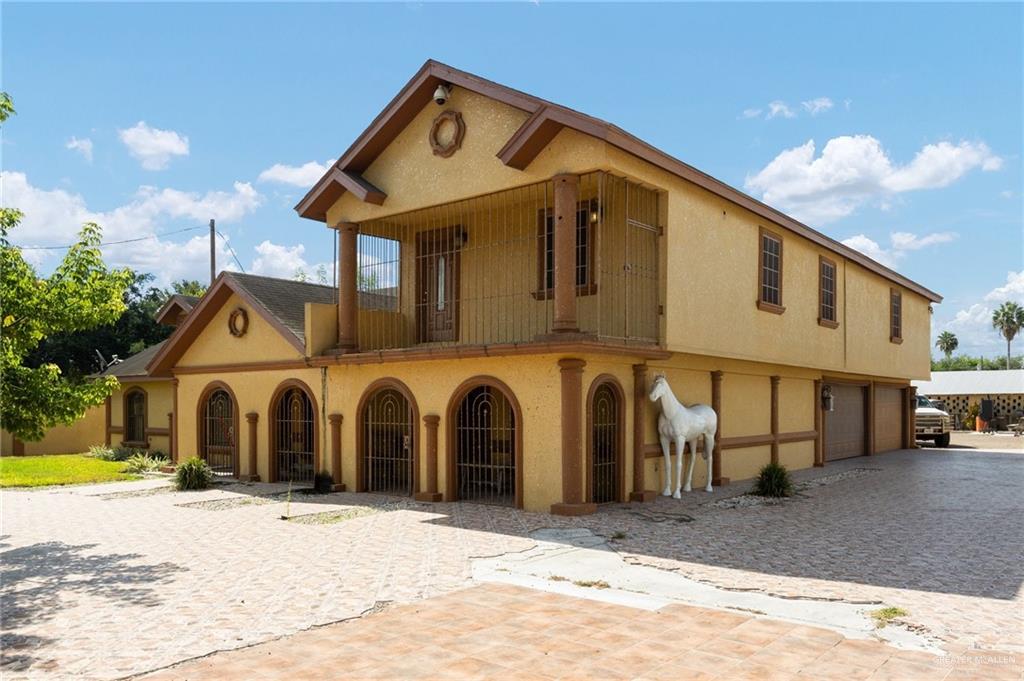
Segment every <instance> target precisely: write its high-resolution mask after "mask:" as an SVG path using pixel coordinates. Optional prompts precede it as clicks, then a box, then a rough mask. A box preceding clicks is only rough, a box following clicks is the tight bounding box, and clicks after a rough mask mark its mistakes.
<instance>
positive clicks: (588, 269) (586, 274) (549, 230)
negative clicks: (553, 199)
mask: <svg viewBox="0 0 1024 681" xmlns="http://www.w3.org/2000/svg"><path fill="white" fill-rule="evenodd" d="M598 220H599V215H598V210H597V202H595V201H583V202H580V204H579V205H578V206H577V208H576V276H575V279H576V294H577V295H581V296H586V295H590V294H592V293H595V292H596V288H597V287H596V286H595V277H594V252H595V246H596V244H595V241H594V233H595V231H596V230H595V227H596V225H597V222H598ZM539 222H540V224H539V225H538V230H537V251H538V255H537V257H538V264H539V266H538V268H537V270H538V272H537V275H538V276H537V279H538V281H537V296H536V297H537V298H548V297H550V296H551V295H552V291H554V288H555V220H554V217H553V215H552V211H551V210H550V209H549V210H543V211H541V212H540V220H539Z"/></svg>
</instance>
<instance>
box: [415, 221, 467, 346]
mask: <svg viewBox="0 0 1024 681" xmlns="http://www.w3.org/2000/svg"><path fill="white" fill-rule="evenodd" d="M455 235H456V230H453V229H446V230H439V231H437V232H428V233H424V234H420V235H419V238H418V239H417V242H416V284H417V288H418V296H417V303H416V327H417V329H418V336H419V342H420V343H435V342H441V341H456V340H458V336H459V249H458V246H457V243H456V238H455Z"/></svg>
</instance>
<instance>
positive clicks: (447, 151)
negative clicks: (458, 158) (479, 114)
mask: <svg viewBox="0 0 1024 681" xmlns="http://www.w3.org/2000/svg"><path fill="white" fill-rule="evenodd" d="M465 136H466V124H465V122H464V121H463V120H462V114H461V113H459V112H458V111H453V110H452V109H448V110H447V111H442V112H441V113H440V114H438V116H437V118H435V119H434V124H433V125H431V126H430V148H431V149H433V150H434V155H435V156H440V157H441V158H448V157H449V156H451V155H452V154H454V153H455V152H456V151H458V150H459V148H460V147H461V146H462V138H463V137H465Z"/></svg>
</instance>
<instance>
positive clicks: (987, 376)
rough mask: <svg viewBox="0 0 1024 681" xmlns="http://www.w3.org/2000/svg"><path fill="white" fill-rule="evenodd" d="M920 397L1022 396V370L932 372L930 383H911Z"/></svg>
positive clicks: (1023, 383)
mask: <svg viewBox="0 0 1024 681" xmlns="http://www.w3.org/2000/svg"><path fill="white" fill-rule="evenodd" d="M911 384H912V385H915V386H917V391H918V392H919V393H921V394H922V395H1019V394H1024V369H1002V370H997V371H933V372H932V380H930V381H912V382H911Z"/></svg>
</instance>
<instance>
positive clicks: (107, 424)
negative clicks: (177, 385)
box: [103, 379, 177, 447]
mask: <svg viewBox="0 0 1024 681" xmlns="http://www.w3.org/2000/svg"><path fill="white" fill-rule="evenodd" d="M175 381H177V379H175ZM175 393H177V390H175ZM104 410H105V413H104V416H103V419H104V420H103V431H104V436H103V444H105V445H106V446H107V447H109V446H110V398H109V397H108V398H107V401H106V404H105V405H104Z"/></svg>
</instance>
